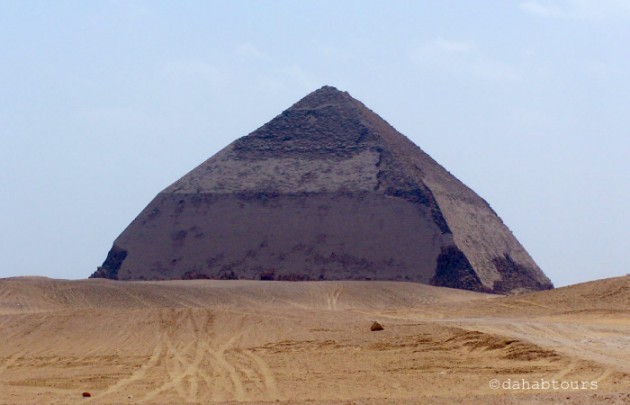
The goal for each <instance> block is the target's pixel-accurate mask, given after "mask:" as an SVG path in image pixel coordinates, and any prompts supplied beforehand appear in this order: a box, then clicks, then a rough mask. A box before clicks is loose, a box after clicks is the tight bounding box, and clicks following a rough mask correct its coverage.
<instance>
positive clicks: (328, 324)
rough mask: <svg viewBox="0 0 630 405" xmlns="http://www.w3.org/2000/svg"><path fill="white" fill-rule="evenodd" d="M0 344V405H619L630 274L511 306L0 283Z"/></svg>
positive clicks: (628, 374) (205, 286)
mask: <svg viewBox="0 0 630 405" xmlns="http://www.w3.org/2000/svg"><path fill="white" fill-rule="evenodd" d="M374 321H378V322H379V323H381V324H382V325H383V327H384V330H382V331H376V332H372V331H370V326H371V325H372V323H373V322H374ZM0 342H1V345H0V403H2V404H14V403H15V404H33V403H37V404H48V403H50V404H70V403H85V404H110V403H117V404H118V403H120V404H127V403H141V404H183V403H191V404H192V403H239V402H245V403H292V404H293V403H308V404H414V403H419V404H422V403H436V404H451V403H466V404H470V403H476V404H506V403H516V404H534V403H567V404H569V403H570V404H594V403H618V404H625V403H630V277H619V278H614V279H606V280H599V281H594V282H590V283H585V284H580V285H575V286H570V287H565V288H559V289H555V290H550V291H543V292H537V293H529V294H524V295H515V296H508V297H505V296H497V295H486V294H481V293H475V292H469V291H463V290H455V289H449V288H443V287H432V286H427V285H422V284H416V283H398V282H377V281H370V282H361V281H344V282H280V281H237V280H226V281H217V280H190V281H161V282H119V281H110V280H99V279H91V280H78V281H66V280H53V279H47V278H37V277H24V278H11V279H1V280H0ZM493 379H497V380H498V382H499V384H501V385H504V386H507V385H508V384H509V385H513V384H514V383H515V382H516V383H519V384H520V383H521V382H522V381H523V380H526V381H527V383H529V384H533V383H534V382H537V381H538V382H541V381H542V380H544V381H548V382H552V381H554V380H555V381H557V383H558V384H560V383H562V382H567V383H571V382H573V383H576V382H579V384H580V386H581V388H580V389H562V387H560V388H559V389H552V388H549V389H538V390H536V389H529V390H522V389H505V388H499V389H492V388H491V387H490V384H491V382H492V380H493ZM506 381H507V383H506ZM522 384H524V383H522ZM594 386H596V388H597V389H594ZM584 387H585V388H584ZM582 388H584V389H582ZM83 392H89V393H90V394H91V397H89V398H83V397H82V393H83Z"/></svg>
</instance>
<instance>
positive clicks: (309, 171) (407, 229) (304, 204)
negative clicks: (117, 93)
mask: <svg viewBox="0 0 630 405" xmlns="http://www.w3.org/2000/svg"><path fill="white" fill-rule="evenodd" d="M91 277H103V278H110V279H117V280H165V279H254V280H293V281H298V280H397V281H412V282H419V283H427V284H432V285H436V286H445V287H453V288H461V289H467V290H474V291H483V292H494V293H513V292H520V291H525V290H543V289H549V288H552V287H553V286H552V284H551V282H550V281H549V279H548V278H547V277H546V276H545V275H544V274H543V272H542V271H541V270H540V268H539V267H538V266H537V265H536V263H535V262H534V261H533V260H532V258H531V257H530V256H529V254H528V253H527V252H526V251H525V249H524V248H523V247H522V246H521V244H520V243H519V242H518V241H517V240H516V238H515V237H514V235H513V234H512V233H511V232H510V230H509V229H508V228H507V227H506V226H505V225H504V224H503V222H502V221H501V219H500V218H499V217H498V216H497V214H496V213H495V212H494V211H493V210H492V208H490V206H489V205H488V203H487V202H486V201H484V200H483V199H482V198H481V197H479V196H478V195H477V194H476V193H475V192H474V191H472V190H471V189H470V188H468V187H467V186H465V185H464V184H463V183H462V182H460V181H459V180H458V179H456V178H455V177H454V176H453V175H451V174H450V173H449V172H448V171H446V170H445V169H444V168H443V167H442V166H440V165H439V164H438V163H437V162H435V161H434V160H433V159H432V158H431V157H430V156H429V155H427V154H426V153H424V152H423V151H422V150H421V149H420V148H419V147H418V146H416V145H415V144H414V143H413V142H411V141H410V140H409V139H408V138H406V137H405V136H404V135H402V134H401V133H399V132H398V131H396V130H395V129H394V128H393V127H392V126H390V125H389V124H388V123H387V122H385V121H384V120H383V119H382V118H380V117H379V116H378V115H376V114H375V113H374V112H372V111H371V110H369V109H368V108H367V107H366V106H364V105H363V104H362V103H361V102H360V101H358V100H355V99H354V98H352V97H351V96H350V95H349V94H348V93H347V92H341V91H339V90H337V89H335V88H334V87H329V86H325V87H322V88H321V89H319V90H317V91H315V92H313V93H311V94H309V95H307V96H306V97H304V98H303V99H302V100H300V101H298V102H297V103H296V104H294V105H293V106H292V107H290V108H289V109H288V110H286V111H284V112H283V113H282V114H280V115H278V116H277V117H275V118H274V119H273V120H271V121H270V122H269V123H267V124H265V125H263V126H262V127H260V128H259V129H257V130H256V131H254V132H252V133H251V134H249V135H247V136H245V137H242V138H240V139H238V140H236V141H235V142H233V143H231V144H230V145H228V146H227V147H226V148H225V149H223V150H221V151H220V152H218V153H217V154H216V155H214V156H212V157H211V158H210V159H208V160H206V161H205V162H203V163H202V164H201V165H199V166H198V167H196V168H195V169H194V170H192V171H191V172H189V173H188V174H186V175H185V176H184V177H182V178H181V179H179V180H178V181H176V182H175V183H173V184H172V185H170V186H168V187H167V188H166V189H164V191H162V192H161V193H159V194H158V195H157V196H156V197H155V198H154V199H153V201H151V202H150V203H149V205H148V206H147V207H146V208H145V209H144V210H143V211H142V212H141V213H140V214H139V215H138V216H137V218H136V219H135V220H134V221H133V222H132V223H131V224H130V225H129V226H128V227H127V228H126V229H125V230H124V231H123V233H122V234H121V235H120V236H119V237H118V238H117V239H116V240H115V241H114V244H113V247H112V248H111V250H110V251H109V253H108V255H107V258H106V260H105V262H104V263H103V265H102V266H101V267H99V268H98V269H97V271H96V272H95V273H94V274H93V275H92V276H91Z"/></svg>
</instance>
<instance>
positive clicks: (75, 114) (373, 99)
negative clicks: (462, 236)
mask: <svg viewBox="0 0 630 405" xmlns="http://www.w3.org/2000/svg"><path fill="white" fill-rule="evenodd" d="M629 43H630V2H628V1H626V0H537V1H518V0H516V1H506V0H480V1H461V0H435V1H387V2H385V1H369V0H368V1H366V0H361V1H343V2H340V1H328V0H320V1H306V0H305V1H238V0H232V1H185V0H183V1H157V0H156V1H141V0H133V1H132V0H130V1H124V0H117V1H115V0H111V1H98V0H94V1H89V2H88V1H80V0H76V1H64V0H59V1H55V2H51V1H36V0H3V1H0V187H1V199H0V212H1V213H2V214H1V216H0V221H1V222H0V230H1V233H0V257H1V258H2V261H1V264H0V277H10V276H23V275H42V276H48V277H54V278H66V279H79V278H85V277H87V276H89V275H90V274H91V273H92V272H93V271H94V270H95V269H96V267H97V266H98V265H100V264H101V263H102V262H103V260H104V259H105V257H106V254H107V251H108V250H109V248H110V247H111V244H112V242H113V240H114V239H115V238H116V237H117V236H118V235H119V234H120V233H121V232H122V231H123V230H124V228H125V227H126V226H127V225H128V224H129V223H130V222H131V221H132V220H133V219H134V217H135V216H136V215H137V214H139V213H140V211H141V210H142V208H144V207H145V206H146V205H147V204H148V203H149V201H150V200H151V199H152V198H153V197H154V196H155V195H156V194H157V193H158V192H160V191H161V190H162V189H164V188H165V187H167V186H168V185H169V184H171V183H172V182H174V181H175V180H177V179H178V178H179V177H181V176H182V175H184V174H185V173H187V172H188V171H189V170H191V169H193V168H194V167H195V166H197V165H198V164H199V163H201V162H202V161H204V160H205V159H207V158H209V157H210V156H212V155H213V154H214V153H216V152H217V151H219V150H220V149H222V148H223V147H224V146H226V145H227V144H229V143H230V142H232V141H234V140H235V139H237V138H238V137H241V136H244V135H246V134H248V133H250V132H251V131H253V130H255V129H256V128H258V127H260V126H261V125H263V124H264V123H265V122H267V121H269V120H270V119H272V118H273V117H274V116H276V115H278V114H279V113H280V112H282V111H283V110H285V109H286V108H288V107H290V106H291V105H292V104H293V103H294V102H296V101H298V100H299V99H300V98H302V97H303V96H305V95H306V94H308V93H310V92H312V91H314V90H316V89H317V88H319V87H321V86H323V85H332V86H335V87H337V88H339V89H340V90H345V91H348V92H349V93H350V94H351V95H352V96H353V97H355V98H357V99H359V100H361V101H362V102H363V103H364V104H366V105H367V106H368V107H369V108H371V109H372V110H374V111H375V112H377V113H378V114H379V115H381V116H382V117H383V118H384V119H386V120H387V121H388V122H389V123H390V124H392V125H393V126H394V127H395V128H397V129H398V130H399V131H400V132H402V133H403V134H405V135H407V136H408V137H409V138H410V139H411V140H413V141H414V142H415V143H416V144H417V145H419V146H420V147H421V148H422V149H423V150H424V151H425V152H427V153H429V154H430V155H431V156H432V157H433V158H434V159H436V160H437V161H438V162H439V163H441V164H442V165H443V166H445V167H446V168H447V169H448V170H449V171H450V172H451V173H453V174H454V175H455V176H456V177H458V178H459V179H460V180H462V181H463V182H464V183H465V184H467V185H468V186H469V187H471V188H472V189H473V190H475V191H476V192H477V193H478V194H479V195H481V196H482V197H483V198H484V199H486V200H487V201H488V202H489V203H490V205H491V206H492V207H493V208H494V210H495V211H496V212H497V213H498V214H499V215H500V216H501V218H502V219H503V221H504V222H505V223H506V224H507V225H508V226H509V227H510V229H511V230H512V231H513V232H514V234H515V235H516V237H517V238H518V239H519V241H520V242H521V243H522V244H523V245H524V246H525V248H526V249H527V250H528V252H529V253H530V254H531V255H532V257H533V258H534V260H535V261H536V262H537V263H538V264H539V266H540V267H541V268H542V269H543V271H544V272H545V273H546V274H547V275H548V276H549V277H550V278H551V280H552V281H553V282H554V284H555V285H556V286H563V285H567V284H574V283H578V282H583V281H588V280H594V279H600V278H605V277H612V276H618V275H624V274H627V273H630V265H629V264H628V263H629V262H628V260H627V256H628V252H629V251H630V214H629V213H628V208H629V207H630V187H629V185H630V165H629V160H630V159H629V158H630V97H629V95H630V74H629V72H630V47H629V46H628V44H629Z"/></svg>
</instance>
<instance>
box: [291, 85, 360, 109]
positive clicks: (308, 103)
mask: <svg viewBox="0 0 630 405" xmlns="http://www.w3.org/2000/svg"><path fill="white" fill-rule="evenodd" d="M353 100H354V99H353V98H352V97H351V96H350V94H348V92H347V91H341V90H339V89H337V88H336V87H333V86H328V85H326V86H322V87H320V88H319V89H317V90H315V91H313V92H311V93H309V94H307V95H306V96H305V97H304V98H302V99H301V100H300V101H298V102H297V103H295V104H294V105H293V106H292V107H291V109H305V108H317V107H322V106H326V105H336V104H345V103H348V102H352V101H353Z"/></svg>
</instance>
